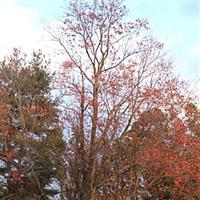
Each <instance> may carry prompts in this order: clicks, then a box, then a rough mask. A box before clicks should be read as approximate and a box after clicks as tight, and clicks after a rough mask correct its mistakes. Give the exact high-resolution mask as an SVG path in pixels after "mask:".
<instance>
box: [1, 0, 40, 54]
mask: <svg viewBox="0 0 200 200" xmlns="http://www.w3.org/2000/svg"><path fill="white" fill-rule="evenodd" d="M39 23H40V21H39V13H38V12H37V11H36V10H33V9H30V8H23V7H19V6H17V4H16V1H15V0H0V55H4V54H5V53H7V52H8V51H9V50H10V49H11V48H13V47H22V49H24V50H30V49H34V48H38V47H39V46H40V45H41V44H40V43H41V37H42V30H40V29H41V28H39Z"/></svg>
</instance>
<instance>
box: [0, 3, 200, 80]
mask: <svg viewBox="0 0 200 200" xmlns="http://www.w3.org/2000/svg"><path fill="white" fill-rule="evenodd" d="M66 2H67V0H66V1H65V0H0V26H1V27H3V29H2V30H3V31H2V30H1V32H0V54H1V53H2V52H1V49H5V48H8V49H9V48H10V47H11V45H14V46H21V47H22V48H23V47H24V46H25V48H28V47H33V48H37V47H39V48H42V35H43V34H44V30H43V27H44V21H45V20H47V21H51V20H53V19H55V18H56V17H57V16H59V15H61V14H62V12H63V7H64V5H65V4H66ZM124 4H125V5H126V6H127V8H128V9H129V14H128V17H129V18H130V20H131V19H134V18H138V17H142V18H147V19H148V20H149V23H150V26H151V29H152V34H153V35H154V36H155V37H156V38H158V39H159V40H161V41H163V42H164V43H165V44H166V49H167V50H169V55H170V56H171V57H172V58H173V59H174V60H175V64H176V67H175V71H176V73H178V74H180V76H182V77H183V78H186V79H190V80H193V79H198V78H200V60H199V57H200V0H124ZM9 10H10V11H11V12H10V11H9ZM13 27H14V28H13Z"/></svg>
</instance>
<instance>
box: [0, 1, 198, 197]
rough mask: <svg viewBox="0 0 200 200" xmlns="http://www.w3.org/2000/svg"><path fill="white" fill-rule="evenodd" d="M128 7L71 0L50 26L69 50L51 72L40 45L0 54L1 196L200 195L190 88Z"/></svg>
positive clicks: (194, 104) (195, 122)
mask: <svg viewBox="0 0 200 200" xmlns="http://www.w3.org/2000/svg"><path fill="white" fill-rule="evenodd" d="M126 15H127V9H126V7H125V6H124V5H123V3H122V2H121V1H119V0H108V1H106V0H96V1H94V2H92V3H91V2H90V3H88V2H87V1H78V0H71V1H70V2H69V8H68V9H67V10H66V11H65V14H64V17H63V19H62V21H61V23H59V24H58V26H57V27H56V30H55V27H54V29H53V28H52V29H50V30H49V34H50V35H51V38H52V40H54V41H55V42H56V43H57V44H58V45H59V46H60V48H61V50H62V53H63V54H64V55H65V58H66V59H65V61H64V62H63V64H62V65H61V66H60V68H59V70H58V71H56V73H55V74H52V73H50V70H49V64H50V61H48V59H46V58H45V55H43V53H42V52H41V51H33V53H32V55H31V56H29V57H27V56H26V55H25V54H24V53H23V52H21V51H20V50H19V49H16V48H15V49H13V52H12V53H11V55H10V56H7V57H5V59H3V60H2V61H1V62H0V141H1V142H0V198H1V199H3V200H23V199H24V200H26V199H27V200H30V199H33V200H37V199H38V200H40V199H41V200H48V199H58V200H113V199H114V200H154V199H155V200H156V199H160V200H161V199H166V200H167V199H168V200H170V199H173V200H180V199H183V200H198V199H199V198H200V110H199V108H198V103H197V101H196V97H195V96H194V94H193V93H190V91H189V89H188V86H187V84H186V82H184V81H182V80H180V79H179V78H177V77H176V76H175V75H174V74H173V72H172V69H173V62H172V61H171V60H170V59H169V58H168V56H167V55H166V52H165V50H164V44H163V43H161V42H159V41H158V40H156V39H155V38H153V37H152V36H151V34H150V32H151V30H150V26H149V24H148V21H147V20H146V19H136V20H134V21H132V22H129V21H127V19H126V18H125V16H126ZM51 67H52V66H51ZM55 91H56V95H55V94H54V92H55Z"/></svg>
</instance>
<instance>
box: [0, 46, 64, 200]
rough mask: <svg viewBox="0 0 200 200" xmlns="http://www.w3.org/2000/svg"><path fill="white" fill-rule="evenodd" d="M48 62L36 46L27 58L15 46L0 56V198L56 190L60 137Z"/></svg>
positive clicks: (40, 195) (60, 169)
mask: <svg viewBox="0 0 200 200" xmlns="http://www.w3.org/2000/svg"><path fill="white" fill-rule="evenodd" d="M48 64H49V62H48V61H45V58H44V56H43V55H42V53H41V52H40V51H39V52H34V53H33V55H32V57H31V58H30V59H27V58H26V56H25V55H23V54H22V53H21V52H20V51H19V50H18V49H14V51H13V54H12V55H11V56H9V57H6V58H5V59H4V60H3V61H1V62H0V88H1V93H0V102H1V104H0V105H1V109H0V119H1V124H0V140H1V144H0V161H1V165H0V175H1V181H0V197H1V199H8V200H11V199H16V200H19V199H49V198H50V197H53V196H55V195H56V194H58V193H59V192H60V191H59V186H60V177H61V176H62V173H63V167H62V166H63V165H62V152H63V150H64V142H63V140H62V130H61V128H60V126H59V116H58V110H57V106H56V104H57V103H56V101H55V100H52V97H51V94H50V91H51V90H50V83H51V79H52V77H51V75H50V74H49V72H48V70H47V66H48ZM52 184H53V185H52ZM56 186H57V189H56V188H55V187H56Z"/></svg>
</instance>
